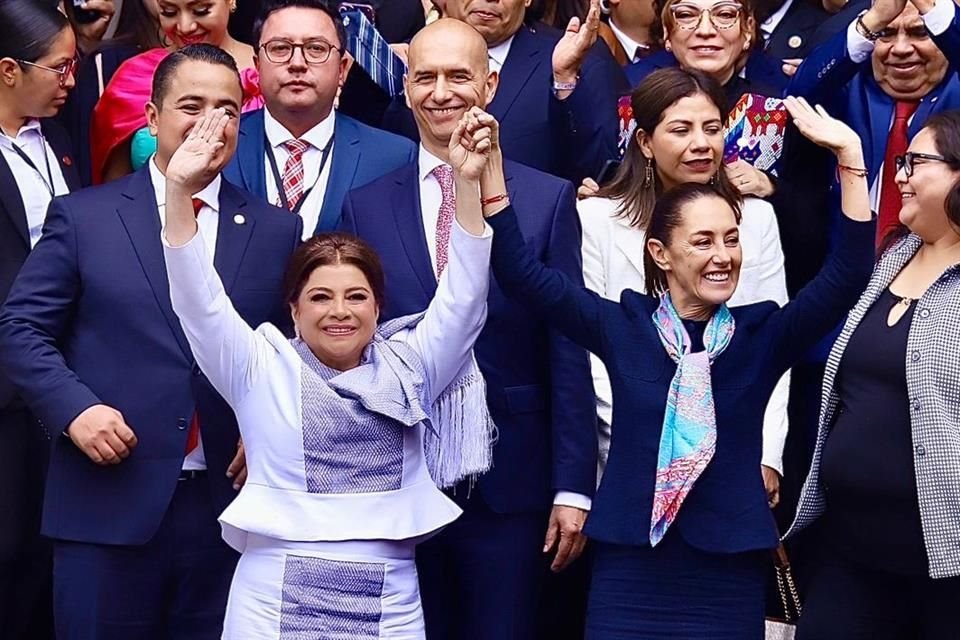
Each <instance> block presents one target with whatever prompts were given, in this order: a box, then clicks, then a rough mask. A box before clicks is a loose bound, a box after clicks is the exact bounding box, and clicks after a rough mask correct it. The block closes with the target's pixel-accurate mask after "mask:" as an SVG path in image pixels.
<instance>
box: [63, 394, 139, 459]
mask: <svg viewBox="0 0 960 640" xmlns="http://www.w3.org/2000/svg"><path fill="white" fill-rule="evenodd" d="M67 435H68V436H69V437H70V440H71V441H73V444H75V445H76V446H77V448H78V449H80V450H81V451H83V452H84V453H85V454H86V456H87V457H88V458H90V459H91V460H92V461H93V462H95V463H97V464H102V465H108V464H119V463H120V462H122V461H123V460H125V459H126V457H127V456H129V455H130V450H131V449H133V448H134V447H135V446H137V436H136V434H135V433H134V432H133V429H131V428H130V427H129V426H127V423H126V422H124V421H123V416H122V415H120V412H119V411H117V410H116V409H114V408H113V407H108V406H107V405H105V404H95V405H93V406H92V407H88V408H87V409H85V410H84V411H83V412H82V413H81V414H80V415H78V416H77V417H76V418H74V419H73V422H71V423H70V426H68V427H67Z"/></svg>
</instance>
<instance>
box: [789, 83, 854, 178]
mask: <svg viewBox="0 0 960 640" xmlns="http://www.w3.org/2000/svg"><path fill="white" fill-rule="evenodd" d="M783 104H784V106H785V107H786V108H787V111H789V112H790V116H791V117H792V118H793V123H794V124H795V125H797V129H799V130H800V133H802V134H803V135H804V137H806V138H807V139H809V140H810V141H811V142H813V143H815V144H818V145H820V146H821V147H824V148H826V149H829V150H830V151H833V153H834V154H836V156H837V159H838V160H840V162H841V163H843V164H847V163H846V162H845V160H844V159H843V158H842V157H841V156H847V159H848V160H849V159H851V156H859V160H860V164H859V165H858V166H862V163H863V150H862V146H861V144H860V136H858V135H857V133H856V132H855V131H854V130H853V129H851V128H850V127H848V126H847V125H846V124H844V123H843V122H841V121H840V120H837V119H836V118H834V117H832V116H831V115H830V114H829V113H827V110H826V109H824V108H823V107H821V106H820V105H817V106H816V107H812V106H810V103H809V102H807V101H806V100H805V99H804V98H795V97H793V96H790V97H788V98H787V99H786V100H784V101H783ZM853 159H856V158H853Z"/></svg>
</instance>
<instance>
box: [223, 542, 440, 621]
mask: <svg viewBox="0 0 960 640" xmlns="http://www.w3.org/2000/svg"><path fill="white" fill-rule="evenodd" d="M414 549H415V543H414V541H401V542H394V541H380V540H375V541H363V540H358V541H348V542H286V541H283V540H275V539H273V538H266V537H263V536H258V535H254V534H249V536H248V537H247V546H246V549H245V550H244V552H243V554H242V555H241V556H240V561H239V563H237V570H236V572H235V573H234V575H233V582H232V584H231V585H230V597H229V599H228V601H227V614H226V619H225V620H224V626H223V638H224V640H424V637H425V636H424V628H423V611H422V609H421V608H420V592H419V588H418V585H417V568H416V564H415V563H414Z"/></svg>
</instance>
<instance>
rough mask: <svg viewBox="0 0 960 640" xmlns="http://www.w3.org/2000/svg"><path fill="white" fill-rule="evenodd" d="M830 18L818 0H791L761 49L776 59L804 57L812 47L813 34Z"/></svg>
mask: <svg viewBox="0 0 960 640" xmlns="http://www.w3.org/2000/svg"><path fill="white" fill-rule="evenodd" d="M829 18H830V14H829V13H827V12H826V11H825V10H824V9H823V6H822V5H821V4H820V2H819V0H793V4H791V5H790V8H789V9H787V13H786V15H784V16H783V19H781V20H780V24H778V25H777V28H776V29H774V30H773V33H771V34H770V38H769V39H768V40H767V41H766V43H765V45H764V48H763V51H764V53H766V54H767V55H768V56H769V57H771V58H775V59H777V60H782V59H784V58H806V57H807V54H809V53H810V51H811V50H812V49H813V47H814V46H816V45H815V44H814V34H815V33H816V31H817V29H818V28H819V27H820V25H821V24H823V23H824V22H825V21H826V20H828V19H829Z"/></svg>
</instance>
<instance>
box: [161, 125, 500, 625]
mask: <svg viewBox="0 0 960 640" xmlns="http://www.w3.org/2000/svg"><path fill="white" fill-rule="evenodd" d="M226 121H227V118H226V117H225V116H223V115H222V112H221V111H220V110H215V111H212V112H211V114H210V115H209V116H208V117H206V118H205V119H204V120H203V121H201V122H200V124H198V126H197V127H196V128H195V129H194V130H193V132H192V133H191V134H190V136H189V137H188V138H187V140H186V141H185V142H184V144H183V145H182V146H181V148H180V149H179V150H178V151H177V153H176V154H175V155H174V156H173V158H172V159H171V160H170V166H169V167H168V169H167V224H166V228H165V230H164V232H163V241H164V256H165V259H166V263H167V270H168V274H169V278H170V295H171V298H172V302H173V308H174V310H175V311H176V313H177V315H178V316H179V318H180V321H181V323H182V325H183V329H184V332H185V333H186V335H187V338H188V340H189V342H190V346H191V349H192V350H193V353H194V356H195V357H196V359H197V362H198V364H199V365H200V367H201V369H202V370H203V371H204V373H205V374H206V375H207V377H208V378H209V379H210V381H211V383H212V384H213V385H214V387H216V389H217V390H218V391H219V392H220V393H221V394H222V395H223V397H224V398H225V399H226V400H227V402H228V403H229V404H230V406H231V407H232V408H233V410H234V411H235V412H236V414H237V419H238V422H239V425H240V432H241V435H242V437H243V442H244V445H245V448H246V458H247V469H248V477H247V481H246V484H245V485H244V487H243V489H242V490H241V491H240V493H239V495H238V496H237V498H236V499H235V500H234V502H233V503H232V504H231V505H230V506H229V507H228V508H227V509H226V511H224V513H223V514H222V515H221V517H220V522H221V524H222V526H223V536H224V539H225V540H226V541H227V542H228V543H229V544H230V545H231V546H232V547H234V548H235V549H237V550H238V551H240V552H241V554H242V556H241V559H240V561H239V563H238V565H237V570H236V573H235V575H234V579H233V583H232V585H231V589H230V598H229V602H228V605H227V614H226V620H225V624H224V633H223V637H224V638H231V639H234V638H238V639H239V638H242V639H243V640H256V639H261V638H262V639H266V638H271V639H278V638H279V639H282V640H287V639H297V640H299V639H307V638H309V639H311V640H313V639H321V638H322V639H324V640H341V639H342V640H347V639H349V640H368V639H369V640H373V639H390V640H420V639H422V638H423V637H424V630H423V616H422V612H421V609H420V597H419V592H418V588H417V574H416V568H415V565H414V547H415V545H416V543H417V542H419V541H421V540H423V539H424V538H426V537H428V536H430V535H431V534H433V533H435V532H437V531H438V530H439V529H440V528H442V527H443V526H445V525H447V524H449V523H450V522H451V521H453V520H454V519H456V518H457V516H458V515H459V514H460V509H459V508H458V507H457V506H456V505H455V504H454V503H453V502H452V501H450V500H449V499H448V498H447V497H446V496H445V495H444V494H443V493H442V492H441V491H440V490H439V489H438V488H437V484H438V483H439V484H441V485H442V486H447V485H449V484H450V483H453V482H456V481H457V480H459V479H462V478H464V477H466V476H469V475H471V474H475V473H480V472H482V471H483V470H485V469H486V468H487V467H488V466H489V464H490V446H491V435H492V423H490V422H489V414H487V413H486V403H485V402H484V391H483V380H482V378H481V377H480V376H479V374H478V372H477V370H476V365H475V363H474V361H473V357H472V348H473V343H474V340H475V339H476V337H477V335H478V333H479V332H480V329H481V327H482V326H483V323H484V320H485V318H486V299H487V291H488V286H489V282H488V280H489V277H488V272H489V258H490V245H491V232H490V231H489V228H487V227H486V225H485V223H484V222H483V217H482V215H481V210H480V209H481V208H480V199H479V187H478V177H479V173H480V170H481V169H482V167H483V165H484V163H485V152H486V151H487V150H488V148H489V139H488V138H487V137H486V136H487V135H488V131H487V130H486V129H485V128H482V127H480V126H479V124H478V123H477V120H476V117H475V116H474V114H473V113H472V112H471V113H468V114H467V115H466V116H464V119H463V121H461V123H460V125H459V129H458V131H457V132H456V133H455V134H454V136H453V140H452V142H451V146H450V158H451V164H452V165H453V168H454V174H455V176H456V181H457V182H456V188H457V194H458V197H457V207H456V220H455V222H454V223H453V225H452V229H451V234H450V236H451V240H450V248H449V261H448V266H447V269H446V270H445V272H444V274H443V277H442V278H441V279H440V282H439V286H438V290H437V294H436V297H435V298H434V300H433V302H432V303H431V304H430V306H429V308H428V309H427V310H426V312H424V313H423V314H418V315H417V316H412V317H406V318H398V319H396V320H393V321H390V322H387V323H385V324H384V325H381V326H379V327H378V326H377V315H378V309H379V306H380V304H381V302H382V296H383V272H382V270H381V268H380V265H379V261H378V260H377V258H376V254H375V253H374V252H373V251H372V250H371V249H370V248H369V247H367V246H366V245H364V244H363V243H362V242H361V241H359V240H357V239H355V238H352V237H350V236H345V235H342V234H326V235H321V236H318V237H316V238H313V239H311V240H309V241H307V242H306V243H305V244H304V245H303V246H302V247H301V248H300V249H299V250H298V251H297V252H296V253H295V254H294V256H293V257H292V258H291V264H290V267H289V270H288V279H287V283H288V295H289V298H288V299H289V301H290V308H291V312H292V315H293V319H294V323H295V326H296V329H297V333H298V337H297V338H296V339H294V340H288V339H287V338H285V337H284V336H283V335H282V334H281V333H280V331H278V330H277V329H276V328H275V327H273V326H272V325H269V324H265V325H263V326H261V327H260V328H258V329H257V330H256V331H254V330H253V329H251V328H250V327H249V326H247V325H246V324H245V323H244V321H243V320H242V319H241V318H240V316H239V315H238V314H237V313H236V312H235V311H234V309H233V306H232V305H231V303H230V300H229V299H228V298H227V296H226V294H225V292H224V290H223V286H222V284H221V282H220V279H219V277H218V275H217V273H216V271H215V270H214V269H213V268H212V266H211V261H210V260H208V259H206V257H205V256H204V252H205V248H204V243H203V242H201V241H199V240H198V238H197V236H198V235H199V233H198V232H197V227H196V223H195V221H194V214H193V211H192V208H191V203H190V194H191V193H192V191H191V185H192V184H194V183H196V182H198V178H197V176H200V175H202V174H203V172H204V171H205V168H206V167H207V166H208V165H209V164H210V158H212V157H214V156H215V155H216V154H217V153H218V152H219V149H220V147H221V143H220V140H221V136H222V132H223V127H224V126H225V123H226ZM425 446H426V453H425ZM431 474H432V475H433V477H431ZM435 480H436V482H435Z"/></svg>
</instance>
